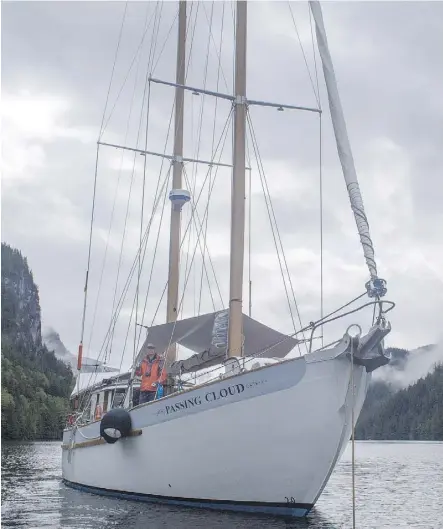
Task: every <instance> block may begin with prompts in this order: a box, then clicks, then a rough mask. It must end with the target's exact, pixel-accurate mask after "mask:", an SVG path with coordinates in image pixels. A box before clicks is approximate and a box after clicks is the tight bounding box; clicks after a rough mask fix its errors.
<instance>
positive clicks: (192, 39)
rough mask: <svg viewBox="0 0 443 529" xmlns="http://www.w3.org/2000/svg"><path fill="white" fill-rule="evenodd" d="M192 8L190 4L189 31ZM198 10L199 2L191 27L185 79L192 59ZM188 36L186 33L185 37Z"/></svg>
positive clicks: (192, 5)
mask: <svg viewBox="0 0 443 529" xmlns="http://www.w3.org/2000/svg"><path fill="white" fill-rule="evenodd" d="M193 7H194V4H193V3H192V4H191V12H190V13H189V28H188V30H190V28H191V26H192V9H193ZM199 8H200V2H197V9H196V10H195V16H194V25H193V27H192V33H191V44H190V46H189V55H188V63H187V65H186V73H185V79H186V78H187V77H188V73H189V68H190V64H191V57H192V47H193V45H194V37H195V28H196V26H197V17H198V10H199ZM187 36H188V32H186V37H187Z"/></svg>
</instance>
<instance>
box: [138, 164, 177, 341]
mask: <svg viewBox="0 0 443 529" xmlns="http://www.w3.org/2000/svg"><path fill="white" fill-rule="evenodd" d="M171 169H172V165H170V166H169V169H168V172H167V176H166V179H165V182H169V179H170V174H171ZM167 195H168V193H167V186H166V185H165V186H164V196H163V204H162V209H161V214H160V221H159V227H158V231H157V239H156V241H155V247H154V255H153V258H152V265H151V271H150V273H149V279H148V286H147V290H146V296H145V303H144V306H143V314H142V319H141V324H143V321H144V318H145V313H146V307H147V303H148V296H149V291H150V289H151V282H152V276H153V271H154V263H155V258H156V256H157V250H158V243H159V240H160V232H161V225H162V221H163V215H164V211H165V206H166V197H167ZM146 246H147V245H146ZM145 253H146V247H145ZM145 253H144V255H143V260H144V258H145ZM141 332H142V327H140V329H139V333H138V338H137V346H136V347H137V349H138V347H139V345H140V336H141Z"/></svg>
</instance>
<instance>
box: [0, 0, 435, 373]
mask: <svg viewBox="0 0 443 529" xmlns="http://www.w3.org/2000/svg"><path fill="white" fill-rule="evenodd" d="M155 8H156V4H155V3H154V2H149V3H148V4H146V3H141V2H135V3H130V4H129V5H128V7H127V10H126V15H125V22H124V25H123V32H122V39H121V45H120V49H119V54H118V58H117V63H116V67H115V72H114V80H113V83H112V85H111V91H110V96H109V102H108V110H107V112H108V115H109V111H110V110H111V108H112V107H113V105H114V102H115V101H116V98H117V95H118V93H119V91H120V88H121V87H122V84H123V81H124V79H125V77H126V74H127V71H128V69H129V67H130V65H131V61H132V59H133V57H134V54H135V53H136V50H137V48H140V53H139V54H138V55H136V60H135V61H134V65H133V67H132V68H131V71H130V72H129V75H128V77H127V82H126V84H125V85H124V87H123V89H122V91H121V96H119V97H118V101H117V103H116V104H115V109H114V111H113V112H112V114H111V118H110V119H109V122H108V124H107V127H106V130H105V132H104V135H103V141H108V142H113V143H119V144H127V145H132V146H136V144H137V143H138V145H139V146H142V144H143V143H144V139H143V135H144V132H143V133H142V134H141V136H140V138H139V141H138V142H137V130H138V126H139V122H140V116H141V115H143V116H144V117H146V104H145V106H144V108H143V112H142V93H143V85H144V80H145V75H146V70H147V65H148V63H149V52H150V49H151V48H150V46H151V42H152V31H153V26H154V22H153V21H154V18H152V19H151V18H150V17H152V16H153V14H154V12H155ZM124 10H125V5H124V3H121V2H96V3H94V2H4V3H3V4H2V113H3V116H2V125H3V178H2V241H4V242H7V243H9V244H10V245H12V246H14V247H16V248H19V249H20V250H21V251H22V252H23V254H24V255H25V256H26V257H27V258H28V261H29V263H30V266H31V268H32V270H33V273H34V278H35V281H36V283H37V285H38V286H39V289H40V298H41V306H42V313H43V324H44V325H45V326H51V327H53V328H54V329H56V330H57V331H58V332H59V333H60V335H61V338H62V340H63V341H64V343H65V344H66V346H67V347H68V348H69V349H70V350H71V351H75V349H76V347H77V343H78V340H79V334H80V322H81V312H82V303H83V285H84V276H85V268H86V258H87V250H88V230H89V219H90V208H91V197H92V185H93V179H94V170H95V159H96V141H97V138H98V135H99V130H100V125H101V120H102V114H103V109H104V107H105V101H106V94H107V91H108V87H109V80H110V76H111V70H112V65H113V60H114V55H115V49H116V45H117V41H118V34H119V29H120V26H121V23H122V17H123V13H124ZM176 11H177V9H176V3H175V2H167V3H166V4H165V5H164V6H163V8H162V12H161V20H160V24H159V36H158V39H157V41H158V44H157V48H156V50H155V53H156V55H155V57H156V65H155V68H153V69H152V71H153V74H154V76H155V77H157V78H161V79H165V80H168V81H173V80H174V68H175V53H176V52H175V45H176V41H175V34H176V25H175V23H174V17H175V15H176ZM211 12H212V39H213V40H211V39H209V32H208V20H210V19H211ZM222 13H223V6H222V4H221V3H220V2H215V6H214V7H212V3H211V2H204V5H200V6H196V5H193V6H191V5H189V6H188V14H190V15H191V16H190V20H191V23H190V31H189V34H190V35H191V34H193V35H194V36H193V43H192V54H191V61H190V64H189V69H188V75H187V83H188V84H189V85H190V86H203V84H205V83H206V87H207V88H208V89H212V90H217V89H218V91H221V92H231V90H232V26H233V23H232V20H233V18H232V6H231V5H230V4H227V5H226V6H225V8H224V19H223V31H224V33H223V43H222V48H221V50H222V53H221V64H222V68H223V74H221V75H220V76H219V77H218V75H217V71H218V70H217V65H218V59H217V53H216V49H218V46H219V42H220V34H221V27H222ZM293 13H294V16H295V20H296V23H297V27H298V29H299V35H300V39H301V41H302V43H303V46H304V49H305V54H306V61H307V63H308V66H309V68H310V71H311V76H312V77H313V80H314V85H316V81H315V69H314V61H313V53H312V44H311V34H310V28H309V18H308V16H307V5H306V4H305V3H295V4H293ZM323 13H324V20H325V25H326V30H327V32H328V38H329V45H330V49H331V54H332V57H333V61H334V65H335V70H336V75H337V79H338V83H339V90H340V94H341V97H342V104H343V107H344V111H345V117H346V120H347V125H348V132H349V136H350V140H351V145H352V147H353V151H354V158H355V163H356V167H357V173H358V176H359V178H360V183H361V188H362V192H363V199H364V202H365V207H366V212H367V215H368V218H369V222H370V227H371V233H372V238H373V242H374V247H375V252H376V258H377V263H378V269H379V274H380V276H381V277H383V278H385V279H386V280H387V281H388V298H389V299H392V300H393V301H395V302H396V304H397V307H396V309H395V312H393V313H392V316H391V322H392V326H393V331H392V333H391V335H390V336H389V338H388V343H389V345H396V346H401V347H407V348H413V347H417V346H420V345H423V344H427V343H436V342H437V341H439V340H441V338H442V335H443V331H442V314H443V235H442V226H443V148H442V146H443V103H442V101H443V99H442V97H441V94H442V91H443V57H442V50H443V3H441V2H362V3H360V2H325V3H324V4H323ZM150 20H151V23H150V25H149V21H150ZM145 21H147V22H148V30H147V32H146V38H145V40H144V41H143V43H142V45H141V46H140V42H141V39H142V34H143V32H144V27H145ZM195 21H197V24H195V27H196V29H195V32H194V30H193V27H194V22H195ZM171 24H172V29H171V32H170V33H169V37H168V32H169V30H170V28H171ZM167 37H168V38H167ZM208 39H209V40H210V47H209V50H210V51H209V66H208V70H207V76H206V81H205V75H204V72H205V59H206V50H207V46H208ZM163 44H164V46H163ZM157 59H158V60H157ZM317 60H318V57H317ZM319 74H321V71H320V70H319ZM319 77H320V80H319V82H320V94H321V102H322V107H323V109H324V114H323V118H322V121H323V188H324V299H325V311H326V312H328V311H331V310H334V309H336V308H337V307H338V306H340V305H341V304H343V303H345V302H347V301H349V300H350V299H352V298H353V297H355V296H357V295H358V294H360V293H361V292H363V290H364V283H365V282H366V280H367V276H368V272H367V270H366V267H365V263H364V259H363V254H362V250H361V248H360V245H359V240H358V236H357V234H356V229H355V225H354V220H353V216H352V213H351V210H350V207H349V203H348V199H347V195H346V189H345V185H344V180H343V177H342V175H341V171H340V165H339V162H338V158H337V153H336V149H335V143H334V137H333V133H332V128H331V123H330V116H329V110H328V108H327V98H326V95H325V91H324V86H323V78H322V76H321V75H319ZM217 78H218V86H217ZM247 82H248V95H249V97H250V98H251V99H259V100H271V101H277V102H283V103H290V104H295V105H306V106H316V99H315V96H314V91H313V89H312V86H311V82H310V79H309V75H308V73H307V69H306V65H305V62H304V58H303V55H302V54H301V52H300V44H299V41H298V39H297V35H296V32H295V30H294V25H293V22H292V19H291V14H290V11H289V8H288V4H287V2H269V3H268V2H250V3H249V24H248V69H247ZM133 94H134V98H133ZM172 96H173V91H172V89H171V88H168V87H161V86H159V85H152V88H151V95H150V99H149V101H150V110H149V112H150V125H149V135H148V148H149V149H151V150H155V151H161V152H163V151H164V149H165V145H166V150H167V151H169V152H170V148H171V143H170V141H168V142H166V135H167V129H168V124H169V116H170V114H171V109H172V101H173V99H172ZM131 101H133V103H132V107H131ZM145 101H147V100H145ZM202 105H203V106H204V114H203V115H204V116H205V118H204V119H203V124H202V126H201V127H199V119H200V111H201V108H202ZM131 108H132V110H130V109H131ZM214 112H215V106H214V100H213V99H212V98H210V97H206V98H203V97H201V96H200V97H197V96H193V95H192V94H190V93H188V94H187V96H186V116H185V121H186V127H185V151H186V152H185V155H187V156H191V157H193V156H194V155H195V154H196V153H197V152H198V155H199V157H200V158H203V159H209V158H211V152H212V150H211V149H212V147H211V143H212V131H213V123H214ZM129 114H130V119H129V121H128V116H129ZM228 114H229V104H228V103H227V102H225V101H221V102H220V103H219V104H218V107H217V119H216V126H215V129H214V130H215V143H217V141H218V140H219V138H220V137H221V134H222V131H223V127H224V124H225V121H226V119H227V117H228ZM250 115H251V120H252V123H253V126H254V129H255V133H256V137H257V141H258V144H259V150H260V155H261V157H262V161H263V166H264V170H265V173H266V176H267V180H268V183H269V187H270V190H271V194H272V199H273V205H274V208H275V212H276V217H277V221H278V224H279V227H280V230H281V234H282V240H283V244H284V248H285V252H286V256H287V261H288V264H289V268H290V271H291V277H292V281H293V286H294V290H295V294H296V296H297V301H298V302H299V308H300V311H301V317H302V320H303V322H309V321H311V320H313V319H315V318H317V317H318V315H319V299H320V266H319V263H320V260H319V248H320V243H319V241H320V238H319V198H318V197H319V185H318V182H319V156H318V146H319V134H318V125H319V118H318V116H317V114H312V113H310V114H308V113H300V112H289V111H285V112H277V111H276V110H275V109H263V108H256V107H252V108H251V109H250ZM128 123H129V125H128ZM143 123H144V120H143ZM199 128H201V131H202V132H201V135H200V139H201V142H200V143H201V146H200V148H199V149H197V148H196V144H197V143H198V141H197V140H198V138H199ZM230 138H231V136H230V129H229V130H228V136H227V140H226V145H225V148H224V150H223V152H222V154H221V159H222V161H224V162H227V163H230V156H231V145H230V144H231V140H230ZM249 143H250V140H249ZM217 157H218V156H217ZM133 160H134V158H133V156H132V155H131V154H130V153H126V154H125V155H124V157H123V158H122V153H121V151H117V150H115V149H109V148H106V147H101V149H100V156H99V171H98V185H97V209H96V224H95V228H96V229H95V231H94V239H93V241H94V247H93V253H92V267H91V277H90V280H91V285H90V288H91V291H90V300H89V309H88V323H87V327H86V339H85V342H86V344H89V337H90V333H91V322H92V319H93V313H94V307H95V302H96V301H95V300H96V297H97V291H98V285H99V283H100V274H101V267H102V263H103V256H104V252H105V251H106V247H107V253H106V261H105V264H106V266H105V269H104V273H103V277H102V282H101V290H100V297H99V302H98V304H97V311H96V317H95V325H94V331H93V337H92V340H91V350H90V351H88V354H89V355H92V356H93V355H94V354H96V353H97V351H99V350H100V344H101V343H102V342H103V337H104V334H105V332H106V329H107V325H109V321H110V308H111V307H112V300H113V293H114V285H115V282H116V271H117V263H118V260H119V254H120V248H121V246H120V245H121V236H122V230H123V222H124V217H125V211H126V206H127V203H128V196H129V190H130V182H131V177H132V174H133V171H132V168H133V164H134V161H133ZM135 160H136V161H135V172H134V176H133V187H132V191H131V201H130V203H129V204H130V205H129V220H128V227H127V232H126V233H127V237H126V242H125V246H124V251H123V260H122V268H121V274H120V280H119V281H120V283H119V285H120V286H119V289H121V288H122V286H123V283H124V281H125V279H126V276H127V272H128V270H129V267H130V265H131V263H132V261H133V259H134V256H135V252H136V250H137V240H138V237H139V235H138V229H139V223H140V217H139V215H140V204H141V189H142V175H143V170H142V169H143V159H142V158H141V157H136V159H135ZM252 167H253V169H254V168H255V162H254V161H252ZM166 169H167V164H165V165H164V170H163V172H162V173H161V175H162V176H161V180H162V179H163V178H164V176H165V175H166ZM159 171H160V161H159V160H158V159H153V158H149V160H148V172H147V180H146V186H147V192H146V202H145V226H146V224H147V222H148V220H149V217H150V215H151V209H152V204H153V195H154V189H155V187H156V185H157V182H158V179H159ZM205 171H206V168H205V166H203V167H202V166H200V168H199V171H198V172H197V173H195V172H194V169H193V167H192V166H191V165H189V166H188V168H187V173H188V176H189V178H190V179H191V180H192V178H195V179H196V182H197V186H196V192H195V195H197V194H198V192H199V185H201V183H202V182H203V179H204V177H205V175H206V172H205ZM229 181H230V172H229V169H223V170H220V171H219V174H218V175H217V179H216V185H215V187H214V195H213V201H211V206H210V209H209V223H208V226H209V227H208V247H209V250H210V254H211V257H212V259H213V263H214V268H215V270H216V275H217V278H218V280H219V282H220V285H221V290H222V297H223V301H224V302H225V303H224V304H225V305H226V303H227V299H228V290H227V289H228V284H229V277H228V269H227V266H228V262H229V261H228V250H229V219H230V217H229V215H230V213H229V197H230V186H229ZM117 184H118V187H117ZM191 187H192V186H191ZM116 190H117V191H116ZM252 191H253V193H252V219H253V220H252V230H251V232H252V239H251V241H252V243H251V244H252V284H253V311H252V315H253V316H254V317H256V318H257V319H259V320H260V321H262V322H263V323H267V324H269V325H271V326H274V327H275V328H277V329H278V330H281V331H283V332H288V333H289V332H291V330H292V326H291V320H290V318H289V316H288V305H287V302H286V297H285V293H284V287H283V282H282V280H281V276H280V271H279V265H278V261H277V259H276V257H275V252H274V251H273V239H272V234H271V230H270V228H269V223H268V221H267V217H266V210H265V207H264V202H263V196H262V193H261V186H260V179H259V174H258V171H257V170H255V171H253V172H252ZM206 195H207V187H206V188H204V190H203V195H202V196H203V197H204V198H202V201H201V203H200V208H199V213H200V216H201V218H202V217H203V212H204V208H205V201H206V198H205V197H206ZM114 197H115V202H114ZM113 204H114V216H113V223H112V230H111V235H110V237H109V238H108V230H109V225H110V219H111V211H112V209H113ZM160 205H161V204H160ZM166 207H167V208H168V209H166V210H165V214H164V220H163V224H162V231H161V236H160V242H159V247H158V253H157V254H156V266H155V268H154V274H153V279H152V282H151V291H150V293H151V295H150V297H149V298H148V303H147V314H146V317H145V319H144V323H145V324H148V323H150V322H151V320H152V316H153V315H154V313H155V309H156V307H157V304H158V301H159V296H160V295H161V293H162V291H163V288H164V285H165V280H166V271H167V248H168V240H167V229H168V226H167V223H168V221H169V204H168V203H166ZM186 207H187V208H188V209H187V210H186V211H185V212H184V214H183V221H184V225H186V224H187V222H188V221H189V206H186ZM159 215H160V211H159V212H158V213H157V216H156V223H154V225H153V231H152V233H151V236H150V239H149V243H148V250H147V257H146V262H145V266H144V269H143V272H142V277H141V284H142V292H143V293H145V292H146V287H147V285H148V279H149V274H150V267H151V261H152V255H153V253H154V248H155V238H156V233H157V225H158V223H159ZM193 237H194V239H195V235H193ZM106 241H108V245H107V244H106ZM189 251H190V254H191V255H192V252H193V248H192V244H191V247H190V250H189ZM186 252H187V246H186V244H184V247H183V256H182V263H184V262H185V260H186ZM197 256H198V253H197ZM195 262H196V263H201V259H200V258H199V257H197V258H196V261H195ZM245 264H246V266H245V270H247V259H246V261H245ZM183 266H184V265H183ZM210 274H211V272H210ZM246 276H247V274H246ZM246 280H247V277H246ZM211 283H212V290H213V292H214V297H215V299H216V303H218V305H217V306H216V308H221V304H220V302H219V301H217V294H216V292H217V291H216V289H215V287H214V282H213V280H212V279H211ZM199 284H200V271H199V269H198V268H196V272H195V274H194V275H192V274H191V279H190V281H189V284H188V289H187V292H188V293H189V294H190V298H189V299H190V301H185V305H184V308H183V310H184V314H185V315H187V316H190V315H193V312H194V309H195V308H197V307H198V294H197V296H196V295H195V292H198V289H199ZM208 292H209V291H208V288H207V286H205V287H204V291H203V302H202V307H201V310H203V311H210V310H212V303H211V299H210V296H209V294H208ZM141 298H143V299H142V300H141V301H140V303H141V305H143V303H144V294H143V295H142V296H141ZM132 299H133V298H132V297H131V296H129V297H128V299H127V302H126V303H125V306H124V310H123V312H122V323H121V325H120V326H118V327H117V329H116V338H115V347H114V349H113V357H112V358H113V363H116V364H118V363H119V361H120V360H119V359H120V353H119V351H118V349H120V350H121V348H122V347H123V343H124V339H125V336H124V335H125V332H126V331H125V329H126V325H127V321H128V318H129V316H130V313H131V306H132ZM247 305H248V297H247V289H246V294H245V302H244V311H245V312H247V310H248V309H247ZM164 313H165V308H164V304H163V305H162V306H161V307H160V312H159V313H158V315H157V319H156V321H157V322H161V321H162V319H163V318H164ZM351 321H362V320H361V319H359V317H356V318H355V319H354V320H346V322H348V323H350V322H351ZM364 321H366V322H367V321H368V318H366V320H364ZM345 328H346V326H345V323H343V322H341V323H340V325H335V326H334V327H331V329H329V328H328V330H326V331H325V338H326V339H327V340H332V339H333V338H334V333H339V334H340V333H342V332H344V330H345ZM131 333H133V330H131ZM131 336H132V335H131ZM335 337H338V335H337V334H335ZM127 347H128V350H130V349H131V347H132V345H129V342H128V346H127ZM128 354H129V353H128Z"/></svg>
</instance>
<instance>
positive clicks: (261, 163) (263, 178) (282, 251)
mask: <svg viewBox="0 0 443 529" xmlns="http://www.w3.org/2000/svg"><path fill="white" fill-rule="evenodd" d="M247 119H248V124H249V128H250V131H251V138H252V141H253V145H254V150H255V152H256V157H257V161H258V163H259V165H260V167H259V172H260V169H261V173H262V174H261V176H260V179H261V181H262V186H263V184H264V187H265V188H266V190H265V189H263V192H264V194H265V195H266V193H267V196H268V201H269V207H270V209H268V214H269V213H272V218H273V220H274V224H275V232H276V233H277V239H278V242H279V243H280V248H281V253H282V257H283V261H284V264H285V268H286V273H287V275H288V281H289V285H290V289H291V293H292V298H293V301H294V305H295V310H296V312H297V317H298V320H299V323H300V327H303V324H302V321H301V316H300V311H299V309H298V304H297V300H296V298H295V293H294V288H293V285H292V280H291V275H290V273H289V267H288V264H287V261H286V255H285V252H284V249H283V243H282V240H281V236H280V231H279V228H278V224H277V219H276V216H275V211H274V207H273V204H272V199H271V194H270V191H269V187H268V183H267V179H266V174H265V171H264V167H263V161H262V159H261V155H260V152H259V149H258V143H257V138H256V134H255V131H254V126H253V124H252V119H251V116H250V114H249V112H248V113H247ZM270 222H271V227H272V220H271V218H270ZM272 233H273V235H274V242H275V243H276V250H277V255H278V259H279V263H280V269H281V272H282V276H283V283H284V285H285V291H286V292H287V288H286V282H285V279H284V273H283V270H282V265H281V262H280V256H279V249H278V245H277V239H276V238H275V233H274V230H272ZM288 302H289V298H288ZM289 304H290V303H289ZM290 312H291V317H292V310H290ZM293 323H294V320H293ZM294 325H295V324H294ZM294 330H295V326H294ZM303 338H304V337H303ZM305 345H306V344H305Z"/></svg>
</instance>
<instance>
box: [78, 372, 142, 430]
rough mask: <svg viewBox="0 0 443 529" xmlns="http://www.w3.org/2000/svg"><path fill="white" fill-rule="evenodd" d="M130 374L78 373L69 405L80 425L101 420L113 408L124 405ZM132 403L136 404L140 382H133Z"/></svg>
mask: <svg viewBox="0 0 443 529" xmlns="http://www.w3.org/2000/svg"><path fill="white" fill-rule="evenodd" d="M130 375H131V373H130V372H127V373H119V374H117V375H114V376H109V373H80V375H79V377H80V378H79V380H78V381H77V382H76V385H75V387H74V389H73V391H72V393H71V397H70V405H71V410H72V411H73V412H74V414H75V415H81V417H82V419H81V422H82V423H88V422H92V421H96V420H99V419H101V417H102V416H103V415H104V414H105V413H106V412H107V411H109V410H111V409H113V408H121V407H123V406H124V404H125V396H126V392H127V389H128V381H129V378H130ZM132 387H133V402H134V404H137V403H138V398H139V393H140V381H139V380H137V379H135V380H134V382H133V386H132Z"/></svg>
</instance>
